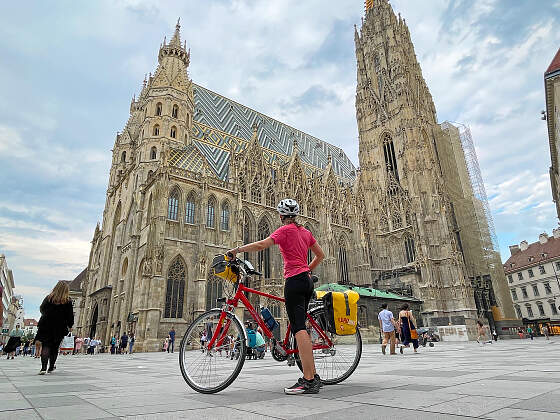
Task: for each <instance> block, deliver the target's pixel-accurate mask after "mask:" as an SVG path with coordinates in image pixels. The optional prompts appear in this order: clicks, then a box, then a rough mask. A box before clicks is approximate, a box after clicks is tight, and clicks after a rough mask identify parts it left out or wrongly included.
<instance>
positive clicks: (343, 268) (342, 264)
mask: <svg viewBox="0 0 560 420" xmlns="http://www.w3.org/2000/svg"><path fill="white" fill-rule="evenodd" d="M337 262H338V264H337V265H338V278H339V280H338V281H339V282H340V283H341V284H348V283H350V277H349V275H348V260H347V258H346V243H345V241H344V240H341V241H340V245H339V248H338V261H337Z"/></svg>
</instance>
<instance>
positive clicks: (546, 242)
mask: <svg viewBox="0 0 560 420" xmlns="http://www.w3.org/2000/svg"><path fill="white" fill-rule="evenodd" d="M552 232H553V236H551V237H549V236H548V235H547V234H546V233H541V234H540V235H539V240H538V242H534V243H531V244H529V243H528V242H527V241H521V243H520V244H519V245H512V246H510V247H509V249H510V252H511V256H510V257H509V259H508V260H507V261H506V262H505V263H504V270H505V272H506V275H507V279H508V283H509V288H510V291H511V295H512V298H513V302H514V307H515V310H516V312H517V316H518V317H519V318H522V319H523V323H524V324H525V325H526V326H527V325H530V326H532V327H533V329H534V330H535V331H539V329H540V327H542V326H543V325H547V326H548V327H549V329H550V330H551V332H553V333H555V334H560V314H559V309H560V308H559V305H560V277H559V276H560V228H557V229H554V230H553V231H552Z"/></svg>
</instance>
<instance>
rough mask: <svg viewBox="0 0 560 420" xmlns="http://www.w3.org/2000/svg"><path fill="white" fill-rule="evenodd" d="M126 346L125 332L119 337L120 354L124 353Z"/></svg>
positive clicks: (126, 337) (126, 336)
mask: <svg viewBox="0 0 560 420" xmlns="http://www.w3.org/2000/svg"><path fill="white" fill-rule="evenodd" d="M127 345H128V335H126V331H125V332H123V335H122V336H121V342H120V349H121V354H123V353H126V346H127Z"/></svg>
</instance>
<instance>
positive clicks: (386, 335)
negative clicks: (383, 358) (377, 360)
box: [377, 303, 397, 354]
mask: <svg viewBox="0 0 560 420" xmlns="http://www.w3.org/2000/svg"><path fill="white" fill-rule="evenodd" d="M377 319H378V320H379V330H380V331H381V333H382V335H383V340H382V342H381V352H382V353H383V354H385V348H386V347H387V342H389V343H390V347H389V348H390V352H389V354H397V353H396V352H395V345H396V342H395V341H396V338H395V327H396V322H395V318H394V317H393V312H391V311H390V310H388V309H387V304H386V303H384V304H382V305H381V312H379V314H378V315H377Z"/></svg>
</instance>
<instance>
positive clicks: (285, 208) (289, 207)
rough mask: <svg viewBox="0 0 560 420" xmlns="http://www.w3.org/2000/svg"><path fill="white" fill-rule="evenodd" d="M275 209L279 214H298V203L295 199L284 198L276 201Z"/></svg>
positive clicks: (291, 215)
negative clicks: (278, 201)
mask: <svg viewBox="0 0 560 420" xmlns="http://www.w3.org/2000/svg"><path fill="white" fill-rule="evenodd" d="M276 210H278V213H280V216H289V217H293V216H297V215H298V214H299V204H298V203H297V201H296V200H293V199H291V198H286V199H284V200H282V201H280V203H278V207H276Z"/></svg>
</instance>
